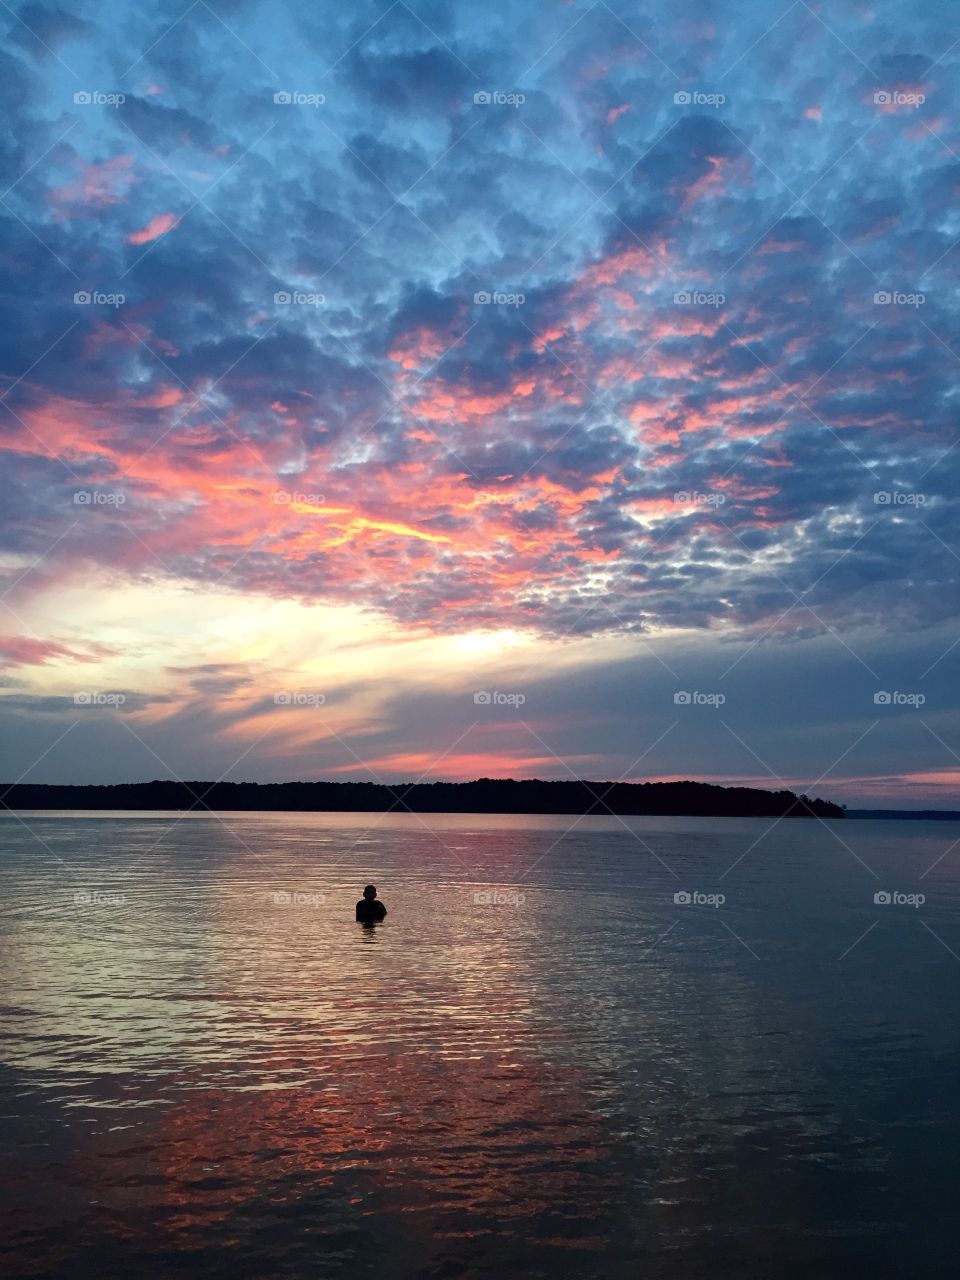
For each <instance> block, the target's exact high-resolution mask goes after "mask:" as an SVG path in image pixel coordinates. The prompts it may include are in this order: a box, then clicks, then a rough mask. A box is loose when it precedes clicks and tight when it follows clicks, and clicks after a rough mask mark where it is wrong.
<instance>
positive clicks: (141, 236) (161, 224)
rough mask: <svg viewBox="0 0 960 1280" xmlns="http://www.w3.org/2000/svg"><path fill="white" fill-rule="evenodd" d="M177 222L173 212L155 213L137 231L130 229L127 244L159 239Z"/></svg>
mask: <svg viewBox="0 0 960 1280" xmlns="http://www.w3.org/2000/svg"><path fill="white" fill-rule="evenodd" d="M179 222H180V219H179V218H178V217H177V216H176V214H174V213H155V214H154V215H153V217H152V218H151V219H150V221H149V222H148V223H147V225H146V226H145V227H141V228H140V230H139V231H131V233H130V234H129V235H128V236H127V244H149V243H150V241H151V240H159V238H160V237H161V236H165V235H166V234H167V232H168V231H172V230H173V228H174V227H175V226H177V224H178V223H179Z"/></svg>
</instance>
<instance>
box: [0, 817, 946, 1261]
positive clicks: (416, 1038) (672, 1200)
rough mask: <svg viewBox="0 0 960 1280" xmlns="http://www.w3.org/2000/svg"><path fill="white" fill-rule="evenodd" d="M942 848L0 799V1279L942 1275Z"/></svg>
mask: <svg viewBox="0 0 960 1280" xmlns="http://www.w3.org/2000/svg"><path fill="white" fill-rule="evenodd" d="M24 824H26V825H24ZM958 835H960V831H958V830H957V828H956V827H954V826H953V825H952V824H946V823H896V822H891V823H883V822H876V821H863V822H853V821H849V822H847V823H845V824H844V823H842V822H838V823H834V824H832V826H831V827H828V826H827V825H826V824H823V823H819V822H815V821H804V820H798V819H793V820H787V821H781V822H780V823H778V824H775V825H774V826H773V827H772V828H771V827H770V824H769V823H767V822H765V821H760V820H752V819H744V820H729V819H728V820H724V821H710V820H707V819H680V818H633V819H626V820H624V821H623V822H621V821H619V820H617V819H614V818H604V819H580V820H576V819H573V818H559V817H549V818H541V817H488V816H476V815H435V814H433V815H423V816H422V817H417V816H414V815H410V814H390V815H377V814H369V815H362V814H330V815H326V814H320V815H316V814H304V815H286V814H244V815H238V814H225V815H222V818H216V817H212V816H209V815H203V816H201V815H198V816H188V817H184V818H180V819H179V820H178V818H177V817H176V815H171V814H156V815H143V814H137V815H133V814H92V815H91V814H45V815H44V814H23V815H21V816H20V818H19V819H18V818H17V817H14V816H11V815H6V816H4V817H3V818H2V819H0V874H2V887H3V897H2V907H3V910H4V930H3V931H4V946H3V950H2V958H0V993H2V994H0V999H2V1003H3V1010H2V1012H3V1022H2V1026H3V1051H2V1059H3V1063H4V1065H3V1068H2V1072H0V1091H2V1098H0V1115H2V1122H0V1123H2V1126H3V1130H4V1148H5V1151H6V1155H5V1158H4V1160H3V1162H2V1173H0V1183H2V1186H0V1193H2V1194H0V1205H2V1208H0V1214H2V1222H3V1226H2V1230H0V1238H2V1247H0V1248H2V1251H0V1266H2V1269H3V1272H4V1274H5V1275H6V1276H58V1277H70V1278H73V1277H78V1278H79V1277H84V1278H86V1277H90V1276H96V1277H98V1280H99V1278H110V1277H118V1278H119V1277H123V1278H124V1280H128V1278H129V1277H136V1278H137V1280H140V1278H141V1277H147V1278H152V1277H167V1276H174V1275H175V1276H182V1277H199V1276H203V1277H221V1276H223V1277H228V1276H229V1277H235V1276H240V1275H242V1276H244V1277H271V1278H274V1277H288V1276H289V1277H298V1278H299V1277H311V1278H312V1277H334V1278H339V1277H355V1276H363V1275H374V1274H376V1275H377V1276H380V1277H385V1278H390V1277H408V1276H409V1277H413V1276H417V1277H419V1276H425V1277H459V1276H464V1277H468V1276H469V1277H473V1276H487V1275H496V1276H498V1277H507V1276H531V1277H536V1276H564V1277H621V1276H623V1277H631V1280H633V1278H635V1277H638V1276H643V1277H653V1278H656V1280H659V1278H660V1277H663V1278H664V1280H665V1278H666V1277H670V1278H671V1280H688V1278H693V1277H697V1278H699V1277H704V1278H707V1277H709V1278H710V1280H716V1278H717V1277H728V1276H729V1277H737V1280H743V1278H744V1277H747V1278H751V1277H757V1278H760V1277H763V1278H764V1280H779V1278H781V1277H790V1278H791V1280H792V1278H793V1277H796V1278H797V1280H809V1277H813V1276H816V1277H818V1280H829V1278H831V1277H838V1278H839V1277H843V1280H857V1278H859V1277H865V1278H866V1277H870V1278H871V1280H876V1278H877V1277H888V1276H889V1277H902V1276H906V1275H910V1276H924V1277H928V1276H946V1275H948V1274H949V1275H953V1274H954V1272H955V1257H954V1254H955V1247H954V1240H953V1230H954V1229H953V1215H954V1211H955V1196H956V1189H957V1185H958V1179H957V1162H958V1151H960V1141H958V1139H960V1116H958V1111H957V1109H956V1106H955V1093H956V1086H957V1080H958V1078H960V1076H958V1066H960V1054H958V1040H960V1031H958V1024H957V1016H956V1014H957V994H958V986H960V958H958V957H960V845H958V847H957V849H954V850H951V851H950V852H947V853H946V856H942V855H943V854H944V852H945V851H946V850H948V848H949V846H950V845H951V843H952V841H954V840H955V839H957V836H958ZM938 859H939V861H938ZM734 864H735V865H734ZM934 864H935V865H934ZM731 868H732V869H731ZM931 868H932V869H931ZM370 879H373V880H375V882H376V883H377V884H378V887H379V888H380V892H381V896H382V897H383V899H384V901H385V902H386V904H387V907H388V909H389V915H388V917H387V920H386V922H385V923H384V924H383V925H381V926H378V927H377V928H375V929H374V930H372V931H369V930H365V929H364V928H362V927H361V926H359V925H357V924H355V923H354V922H353V920H352V915H353V906H354V902H355V901H356V899H357V898H358V897H359V894H360V890H361V889H362V887H363V885H364V884H365V883H366V882H367V881H368V880H370ZM878 891H889V892H893V891H897V892H899V893H900V894H902V895H911V894H913V895H916V894H921V893H922V894H923V895H924V896H925V899H926V901H925V902H923V903H922V904H920V905H911V904H910V903H908V902H893V903H890V904H884V903H875V902H874V894H875V893H876V892H878ZM677 892H688V893H690V894H694V893H696V894H700V895H703V896H704V898H707V897H709V895H718V894H723V895H724V896H725V898H726V901H724V902H723V903H721V904H719V905H712V904H711V903H710V902H708V901H703V900H701V901H694V902H691V903H689V904H685V903H682V902H680V903H677V902H675V901H674V894H675V893H677ZM477 894H480V895H488V897H492V900H491V901H484V900H482V899H481V901H477V900H476V897H475V895H477ZM520 895H523V900H522V901H520Z"/></svg>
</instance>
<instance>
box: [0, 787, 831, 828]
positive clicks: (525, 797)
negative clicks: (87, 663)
mask: <svg viewBox="0 0 960 1280" xmlns="http://www.w3.org/2000/svg"><path fill="white" fill-rule="evenodd" d="M0 796H2V800H0V805H2V807H3V808H5V809H8V810H18V809H19V810H26V809H36V810H43V809H49V810H57V809H80V810H82V809H97V810H110V809H121V810H139V809H144V810H162V811H171V812H189V811H191V810H193V811H203V810H209V811H211V812H226V811H232V812H244V811H246V812H254V811H255V812H287V813H388V812H390V811H398V812H403V811H405V810H406V811H410V812H413V813H490V814H494V813H497V814H511V813H517V814H519V813H529V814H570V815H574V816H575V815H581V816H585V815H587V814H594V815H603V814H611V815H613V816H615V817H618V816H620V817H627V816H630V817H640V816H660V817H702V818H723V817H731V818H751V817H760V818H780V817H786V818H843V817H844V816H845V814H844V810H843V809H842V808H841V806H840V805H837V804H833V803H832V802H831V801H829V800H821V799H819V798H812V797H808V796H804V795H800V796H798V795H796V794H795V793H794V792H792V791H761V790H758V789H754V788H751V787H718V786H714V785H712V784H710V783H706V782H588V781H570V782H547V781H540V780H538V779H529V780H520V781H517V780H514V779H512V778H506V779H495V778H480V779H478V780H477V781H475V782H428V783H424V782H418V783H409V784H407V783H397V784H394V785H387V784H385V783H376V782H261V783H257V782H213V783H211V782H170V781H160V780H156V781H153V782H123V783H116V784H113V785H102V786H101V785H76V786H69V785H63V786H61V785H58V784H40V783H17V784H15V785H11V786H8V787H3V786H2V785H0Z"/></svg>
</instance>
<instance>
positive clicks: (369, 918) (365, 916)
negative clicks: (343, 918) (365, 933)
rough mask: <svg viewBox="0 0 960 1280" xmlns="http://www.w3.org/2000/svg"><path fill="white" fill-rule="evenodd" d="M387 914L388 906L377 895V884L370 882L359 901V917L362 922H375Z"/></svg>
mask: <svg viewBox="0 0 960 1280" xmlns="http://www.w3.org/2000/svg"><path fill="white" fill-rule="evenodd" d="M386 914H387V908H386V907H385V906H384V905H383V903H382V902H381V901H380V899H379V898H378V897H377V886H376V885H374V884H368V885H367V887H366V888H365V889H364V891H363V897H362V898H361V899H360V901H359V902H358V903H357V919H358V920H359V921H360V923H361V924H374V923H375V922H376V921H377V920H382V919H383V917H384V916H385V915H386Z"/></svg>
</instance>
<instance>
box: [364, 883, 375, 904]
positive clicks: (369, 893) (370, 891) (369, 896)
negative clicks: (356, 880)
mask: <svg viewBox="0 0 960 1280" xmlns="http://www.w3.org/2000/svg"><path fill="white" fill-rule="evenodd" d="M363 896H364V897H365V898H366V900H367V901H368V902H372V901H373V900H374V898H375V897H376V896H377V886H376V885H375V884H368V885H367V887H366V888H365V889H364V891H363Z"/></svg>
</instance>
